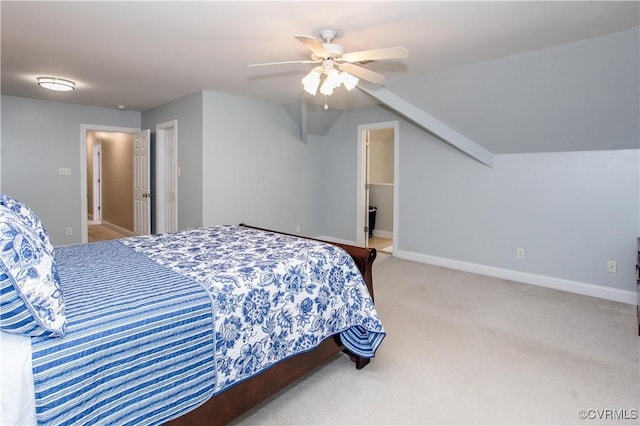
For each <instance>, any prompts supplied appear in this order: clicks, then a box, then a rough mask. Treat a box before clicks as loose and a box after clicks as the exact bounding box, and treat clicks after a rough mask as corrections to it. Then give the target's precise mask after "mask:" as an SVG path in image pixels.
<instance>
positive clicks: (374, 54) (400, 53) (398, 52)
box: [342, 47, 409, 62]
mask: <svg viewBox="0 0 640 426" xmlns="http://www.w3.org/2000/svg"><path fill="white" fill-rule="evenodd" d="M407 57H409V51H408V50H407V49H405V48H404V47H388V48H386V49H373V50H361V51H359V52H351V53H345V54H344V55H342V59H343V60H345V61H347V62H362V61H379V60H383V59H401V58H407Z"/></svg>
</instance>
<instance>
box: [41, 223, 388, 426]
mask: <svg viewBox="0 0 640 426" xmlns="http://www.w3.org/2000/svg"><path fill="white" fill-rule="evenodd" d="M56 262H57V264H58V270H59V274H60V277H61V282H62V289H63V293H64V297H65V300H66V308H67V335H66V336H65V337H64V338H34V339H32V350H33V371H34V384H35V393H36V415H37V419H38V422H39V423H41V424H56V425H58V424H159V423H163V422H166V421H167V420H170V419H172V418H175V417H178V416H180V415H181V414H184V413H185V412H187V411H190V410H191V409H193V408H195V407H197V406H198V405H200V404H202V403H203V402H204V401H206V400H207V399H208V398H209V397H211V396H212V395H214V394H216V393H219V392H222V391H224V390H225V389H226V388H228V387H229V386H231V385H233V384H234V383H237V382H239V381H242V380H244V379H246V378H249V377H251V376H252V375H254V374H257V373H259V372H260V371H261V370H263V369H265V368H268V367H269V366H271V365H273V364H274V363H276V362H278V361H280V360H282V359H285V358H288V357H290V356H293V355H295V354H297V353H300V352H303V351H306V350H309V349H311V348H313V347H314V346H316V345H317V344H319V343H320V342H321V341H322V340H323V339H324V338H326V337H328V336H331V335H333V334H336V333H340V335H341V338H342V341H343V343H344V344H345V346H346V347H347V348H349V349H350V350H351V351H352V352H354V353H356V354H358V355H361V356H365V357H371V356H373V354H374V353H375V351H376V349H377V347H378V346H379V345H380V343H381V341H382V339H383V338H384V329H383V327H382V324H381V323H380V320H379V318H378V316H377V314H376V312H375V308H374V306H373V303H372V300H371V297H370V296H369V294H368V292H367V290H366V286H365V284H364V281H363V279H362V277H361V275H360V274H359V272H358V270H357V268H356V266H355V264H354V263H353V261H352V259H351V258H350V257H349V256H348V255H347V254H346V253H345V252H344V251H343V250H341V249H339V248H337V247H335V246H332V245H328V244H325V243H321V242H315V241H311V240H305V239H301V238H297V237H290V236H284V235H281V234H274V233H269V232H265V231H259V230H255V229H251V228H244V227H237V226H216V227H210V228H201V229H197V230H191V231H184V232H179V233H175V234H165V235H153V236H143V237H132V238H127V239H124V240H119V241H110V242H102V243H94V244H85V245H78V246H69V247H63V248H59V249H56Z"/></svg>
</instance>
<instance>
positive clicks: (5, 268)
mask: <svg viewBox="0 0 640 426" xmlns="http://www.w3.org/2000/svg"><path fill="white" fill-rule="evenodd" d="M64 308H65V306H64V298H63V295H62V290H61V289H60V278H59V276H58V270H57V268H56V264H55V261H54V258H53V254H52V253H51V252H50V251H49V250H48V249H47V248H46V245H45V243H44V242H43V241H42V240H41V239H40V237H39V235H38V234H36V232H34V230H33V229H32V228H31V226H30V225H29V224H26V223H24V221H23V220H22V219H21V218H20V217H19V216H18V215H16V214H15V213H14V211H13V210H9V209H8V208H6V207H4V206H0V313H1V314H0V329H2V330H4V331H7V332H9V333H16V334H23V335H25V336H48V337H57V336H64V334H65V327H66V324H67V319H66V315H65V312H64Z"/></svg>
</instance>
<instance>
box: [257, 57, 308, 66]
mask: <svg viewBox="0 0 640 426" xmlns="http://www.w3.org/2000/svg"><path fill="white" fill-rule="evenodd" d="M319 62H320V61H312V60H310V59H307V60H305V61H282V62H265V63H264V64H251V65H247V66H248V67H262V66H265V65H284V64H317V63H319Z"/></svg>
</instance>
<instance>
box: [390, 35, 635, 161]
mask: <svg viewBox="0 0 640 426" xmlns="http://www.w3.org/2000/svg"><path fill="white" fill-rule="evenodd" d="M638 75H640V31H639V30H638V27H635V28H632V29H629V30H626V31H622V32H618V33H613V34H609V35H605V36H602V37H596V38H592V39H588V40H582V41H578V42H575V43H569V44H566V45H562V46H557V47H552V48H547V49H542V50H538V51H534V52H528V53H522V54H519V55H515V56H510V57H506V58H502V59H497V60H493V61H487V62H483V63H478V64H473V65H469V66H465V67H460V68H456V69H451V70H446V71H442V72H437V73H433V74H428V75H424V76H421V77H420V78H418V79H414V80H413V81H409V82H406V83H403V84H402V85H399V84H394V83H393V82H389V84H387V88H389V89H390V90H391V91H393V92H395V93H397V94H398V95H400V96H402V97H404V98H405V99H406V100H408V101H410V102H412V103H414V104H416V105H417V106H419V107H420V108H422V109H424V110H425V111H427V112H428V113H430V114H432V115H433V116H435V117H436V118H438V119H439V120H441V121H443V122H444V123H446V124H448V125H449V126H450V127H452V128H454V129H455V130H457V131H458V132H460V133H461V134H463V135H465V136H467V137H469V138H471V139H472V140H473V141H475V142H476V143H479V144H480V145H482V146H483V147H484V148H486V149H488V150H489V151H491V152H493V153H494V154H500V153H516V152H558V151H575V150H581V151H589V150H594V149H602V147H603V144H602V141H603V140H606V141H607V145H606V146H607V147H608V148H605V149H627V148H631V149H633V148H637V147H638V131H639V130H638V128H639V126H640V123H639V121H638V116H640V96H639V95H638V94H639V93H640V79H639V78H638ZM421 99H422V100H423V101H420V100H421Z"/></svg>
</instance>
